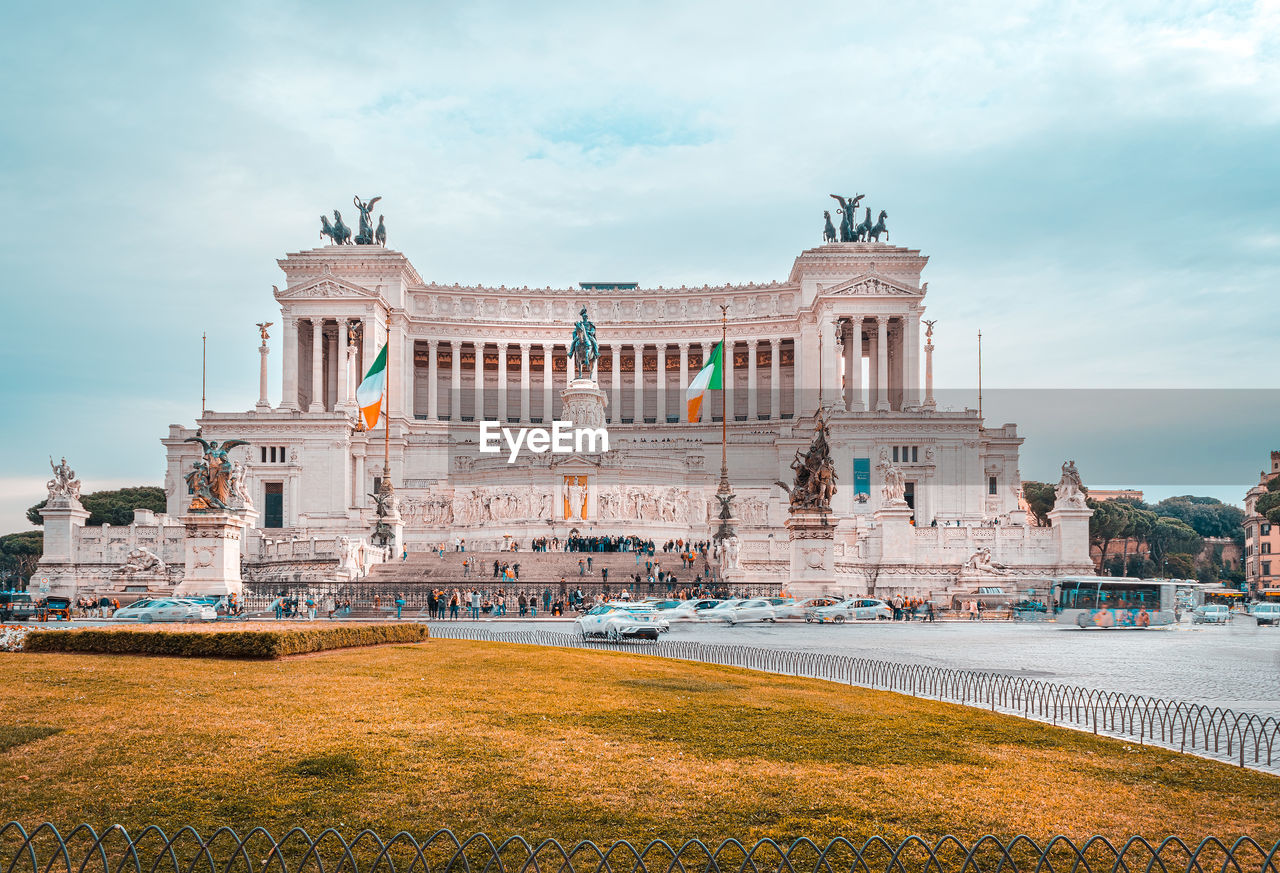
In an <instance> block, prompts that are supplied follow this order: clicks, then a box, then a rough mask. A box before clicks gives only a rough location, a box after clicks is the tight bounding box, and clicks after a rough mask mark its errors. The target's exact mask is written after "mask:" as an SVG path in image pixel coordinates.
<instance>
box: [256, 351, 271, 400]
mask: <svg viewBox="0 0 1280 873" xmlns="http://www.w3.org/2000/svg"><path fill="white" fill-rule="evenodd" d="M269 354H271V349H269V348H268V347H267V341H266V340H263V341H262V345H260V346H258V357H259V359H260V361H259V368H258V408H259V409H270V408H271V401H270V400H269V399H268V398H267V355H269Z"/></svg>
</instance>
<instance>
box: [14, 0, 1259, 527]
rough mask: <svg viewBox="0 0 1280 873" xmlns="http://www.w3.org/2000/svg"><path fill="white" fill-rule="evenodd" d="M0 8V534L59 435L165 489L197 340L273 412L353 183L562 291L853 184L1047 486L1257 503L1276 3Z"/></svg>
mask: <svg viewBox="0 0 1280 873" xmlns="http://www.w3.org/2000/svg"><path fill="white" fill-rule="evenodd" d="M5 21H6V30H7V32H8V34H9V36H8V38H7V39H6V45H5V50H4V52H3V53H0V195H2V196H3V202H5V203H6V204H8V206H9V210H8V215H9V219H8V221H9V223H8V233H5V234H3V236H0V294H2V295H3V304H4V314H5V326H6V328H7V329H6V331H5V341H4V342H3V343H2V344H0V368H2V370H0V373H2V374H3V375H2V376H0V380H2V384H3V387H2V388H0V391H2V392H3V393H2V394H0V398H2V399H3V401H4V408H5V409H6V410H8V414H7V415H5V416H3V417H0V532H3V531H7V530H22V529H25V528H27V527H28V524H27V522H26V521H25V519H24V517H23V510H24V509H25V507H27V506H30V505H31V504H33V503H35V502H37V501H38V500H40V499H41V498H42V497H43V496H44V482H45V480H46V479H47V478H48V467H47V464H48V456H49V455H51V454H52V455H55V456H62V455H66V457H67V459H68V461H69V462H70V463H71V465H72V466H73V467H75V469H76V470H77V472H78V474H79V475H80V477H81V479H82V480H83V482H84V487H85V490H86V491H92V490H99V489H101V488H110V487H120V486H124V485H134V484H161V482H162V479H163V464H164V454H163V450H162V447H161V446H160V443H159V439H160V437H162V436H163V435H164V434H165V433H166V431H167V427H168V425H169V424H171V423H182V424H188V425H189V424H190V423H191V422H192V420H193V418H194V416H195V415H196V414H197V412H198V409H199V394H200V344H201V343H200V337H201V333H202V332H207V333H208V343H209V347H208V356H209V383H208V393H209V403H208V405H209V408H211V409H218V410H235V409H249V408H251V407H252V405H253V403H254V401H255V400H256V399H257V367H258V356H257V352H256V347H257V342H258V338H257V331H256V329H255V328H254V327H253V325H254V323H255V322H258V321H264V320H268V321H270V320H275V321H278V320H279V312H278V309H277V308H276V307H275V304H274V301H273V300H272V298H271V296H270V292H271V285H272V284H282V283H283V275H282V274H281V273H280V271H279V270H278V268H277V266H276V264H275V259H276V258H278V257H281V256H283V255H284V254H285V253H286V252H290V251H298V250H302V249H306V248H310V247H313V246H315V245H318V244H319V243H320V241H319V239H318V236H317V234H318V227H317V224H318V222H317V216H318V215H320V214H321V213H322V212H328V211H330V210H332V209H334V208H335V207H336V208H343V207H344V206H346V207H349V205H350V200H351V196H352V194H353V193H358V194H359V195H360V196H361V197H365V198H367V197H370V196H373V195H381V196H382V197H383V200H382V202H381V203H380V204H379V209H378V211H379V212H383V213H385V214H386V216H387V228H388V243H389V245H390V246H391V247H392V248H396V249H398V250H400V251H403V252H405V253H406V254H407V255H408V256H409V257H410V259H411V260H412V261H413V263H414V264H415V266H416V267H417V269H418V271H419V272H420V273H421V274H422V275H423V277H424V278H425V279H427V280H428V281H431V280H436V281H441V282H449V283H452V282H461V283H473V284H486V285H501V284H506V285H530V286H534V285H539V286H541V285H551V286H553V287H561V288H564V287H570V286H572V285H574V284H575V283H577V282H578V281H581V280H586V279H597V280H599V279H613V280H626V281H638V282H640V283H641V284H642V285H644V286H657V285H666V286H671V285H680V284H683V283H688V284H698V285H701V284H704V283H710V284H717V283H725V282H739V281H741V282H747V281H756V282H765V281H771V280H775V279H784V278H785V277H786V275H787V273H788V271H789V270H790V267H791V262H792V260H793V258H794V257H795V255H796V254H798V253H799V252H800V251H801V250H802V249H804V248H808V247H811V246H814V245H817V244H819V243H820V242H821V232H822V211H823V210H824V209H828V208H830V207H831V205H832V202H833V201H831V200H830V198H829V197H828V196H827V195H828V194H829V193H832V192H837V193H844V194H851V193H855V192H856V193H865V194H867V199H866V200H865V201H864V205H870V206H871V207H872V208H873V210H874V211H875V212H878V211H879V210H881V209H884V210H885V211H887V212H888V213H889V219H888V225H889V228H890V235H889V241H890V242H892V243H894V244H899V245H908V246H911V247H913V248H920V249H921V250H922V251H923V252H924V253H925V254H927V255H929V256H930V264H929V266H928V268H927V269H926V272H925V278H926V279H927V280H928V282H929V295H928V298H927V301H926V303H927V305H928V310H929V317H930V318H936V319H937V320H938V325H937V328H936V337H935V345H936V346H937V349H938V350H937V352H936V353H935V370H936V372H937V381H938V384H939V386H940V387H943V388H947V389H951V390H953V391H955V392H956V394H955V397H956V398H957V400H956V404H957V405H961V406H962V405H965V402H966V401H964V400H963V398H964V397H965V396H967V395H968V394H969V393H973V390H974V388H975V383H976V370H977V366H976V335H977V331H978V330H979V329H981V331H982V335H983V348H982V354H983V386H984V392H985V393H986V395H987V396H988V397H991V398H995V399H994V400H992V401H990V403H992V404H994V406H992V407H991V408H990V409H989V418H990V419H992V423H996V424H998V423H1000V422H1003V421H1015V422H1018V423H1019V428H1020V432H1021V433H1023V434H1024V435H1025V436H1026V437H1027V443H1026V445H1025V446H1024V449H1023V458H1022V473H1023V476H1024V478H1027V479H1041V480H1046V479H1056V478H1057V467H1058V465H1059V464H1060V463H1061V461H1062V460H1063V459H1064V457H1075V459H1076V460H1077V463H1078V465H1079V467H1080V469H1081V472H1082V473H1083V475H1084V478H1085V481H1086V483H1087V484H1093V485H1095V486H1097V487H1114V486H1126V485H1135V486H1139V487H1143V486H1145V487H1147V489H1148V498H1149V499H1151V498H1152V497H1155V498H1158V497H1163V496H1169V495H1170V494H1180V493H1198V494H1210V495H1212V496H1216V497H1219V498H1221V499H1225V500H1230V501H1232V502H1237V503H1239V502H1240V501H1241V499H1242V497H1243V491H1244V489H1245V488H1246V487H1247V486H1248V485H1249V484H1251V483H1256V481H1257V476H1258V472H1259V471H1260V470H1261V469H1263V468H1264V467H1265V466H1267V462H1268V452H1269V450H1271V449H1278V448H1280V403H1277V402H1276V401H1277V399H1278V398H1277V396H1276V394H1275V393H1274V388H1275V377H1274V372H1275V370H1274V351H1275V348H1276V341H1277V339H1278V336H1277V333H1278V330H1277V324H1280V321H1278V320H1277V310H1276V305H1275V300H1276V291H1277V288H1278V287H1280V196H1278V195H1280V2H1278V0H1268V2H1260V3H1243V4H1234V3H1217V4H1206V3H1182V2H1149V3H1147V2H1143V3H1124V2H1108V3H1063V4H1047V3H1009V2H1000V3H994V2H991V3H965V2H948V3H934V4H927V3H926V4H921V3H911V2H900V3H883V4H867V3H860V4H850V3H834V4H821V5H818V6H812V5H806V4H781V3H756V2H746V0H742V2H734V3H697V2H676V3H662V2H646V3H627V2H611V3H598V2H595V3H586V2H583V3H551V2H548V3H532V4H531V3H486V2H473V3H466V4H458V3H425V2H416V3H396V2H379V3H377V4H365V5H359V4H351V3H346V4H334V3H325V2H314V0H313V2H308V3H305V4H302V3H288V2H275V3H272V4H260V3H239V2H233V0H221V2H218V3H203V4H195V3H172V4H147V3H128V2H120V3H112V4H89V3H70V4H25V5H24V4H10V5H9V6H8V7H7V8H6V12H5ZM276 352H277V354H276V356H275V357H274V358H273V360H274V361H276V362H277V363H278V349H276ZM271 391H272V396H273V398H276V399H278V398H279V392H280V386H279V371H278V367H276V368H273V372H272V384H271ZM993 392H994V393H993ZM1094 392H1101V393H1094ZM1134 397H1141V398H1143V400H1142V402H1140V403H1138V404H1136V406H1135V404H1134V402H1133V398H1134ZM1063 398H1070V402H1067V401H1066V400H1064V399H1063ZM1005 401H1007V402H1005ZM969 405H972V403H971V402H970V403H969ZM984 411H985V410H984ZM997 417H998V418H999V421H995V420H994V419H995V418H997Z"/></svg>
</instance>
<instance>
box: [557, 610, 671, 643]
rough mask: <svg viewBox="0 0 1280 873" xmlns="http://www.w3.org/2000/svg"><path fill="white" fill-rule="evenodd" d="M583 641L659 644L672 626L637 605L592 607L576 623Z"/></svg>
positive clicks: (575, 625)
mask: <svg viewBox="0 0 1280 873" xmlns="http://www.w3.org/2000/svg"><path fill="white" fill-rule="evenodd" d="M573 626H574V628H576V629H577V631H578V633H580V634H582V638H583V639H584V640H585V639H590V638H591V637H604V638H605V639H607V640H611V641H613V642H619V641H621V640H656V639H657V638H658V634H660V633H665V632H666V631H667V630H669V629H670V627H671V625H670V624H669V623H668V622H667V620H666V619H665V618H663V617H661V616H660V615H658V613H656V612H654V611H653V610H652V609H646V608H644V607H641V606H638V605H636V604H621V603H601V604H598V605H596V606H593V607H591V609H589V610H587V611H586V612H585V613H583V614H582V615H580V616H578V617H577V618H576V619H574V621H573Z"/></svg>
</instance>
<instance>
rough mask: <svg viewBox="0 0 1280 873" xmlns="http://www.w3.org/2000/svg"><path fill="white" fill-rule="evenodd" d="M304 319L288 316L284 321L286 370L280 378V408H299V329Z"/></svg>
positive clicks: (284, 363)
mask: <svg viewBox="0 0 1280 873" xmlns="http://www.w3.org/2000/svg"><path fill="white" fill-rule="evenodd" d="M301 323H302V319H300V318H292V317H289V316H286V317H285V319H284V351H283V352H281V353H280V354H281V357H282V358H283V359H284V360H283V361H282V365H283V367H284V370H283V371H282V373H281V377H280V408H281V409H297V408H298V329H299V328H300V327H301Z"/></svg>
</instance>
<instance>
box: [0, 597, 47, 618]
mask: <svg viewBox="0 0 1280 873" xmlns="http://www.w3.org/2000/svg"><path fill="white" fill-rule="evenodd" d="M38 609H39V607H38V606H37V604H36V601H35V600H34V599H32V597H31V595H30V594H27V593H26V592H25V591H0V623H3V622H6V621H29V620H30V619H32V618H35V616H36V612H37V611H38Z"/></svg>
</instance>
